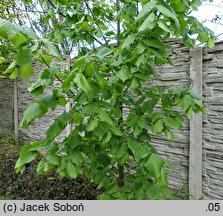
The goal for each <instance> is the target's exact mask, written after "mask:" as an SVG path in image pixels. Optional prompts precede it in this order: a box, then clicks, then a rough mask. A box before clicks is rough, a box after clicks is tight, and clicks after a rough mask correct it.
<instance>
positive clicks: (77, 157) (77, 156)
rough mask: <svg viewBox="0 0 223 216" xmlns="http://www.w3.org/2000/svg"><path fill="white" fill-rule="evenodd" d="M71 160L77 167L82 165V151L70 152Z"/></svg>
mask: <svg viewBox="0 0 223 216" xmlns="http://www.w3.org/2000/svg"><path fill="white" fill-rule="evenodd" d="M69 158H70V160H71V161H72V163H74V164H76V165H77V166H79V165H80V164H81V161H82V155H81V152H80V151H78V150H76V149H74V150H73V151H71V152H70V154H69Z"/></svg>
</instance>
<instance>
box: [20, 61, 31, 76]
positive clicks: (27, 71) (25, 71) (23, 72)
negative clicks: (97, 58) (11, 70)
mask: <svg viewBox="0 0 223 216" xmlns="http://www.w3.org/2000/svg"><path fill="white" fill-rule="evenodd" d="M33 73H34V69H33V66H32V64H31V63H30V64H25V65H23V66H22V67H21V69H20V76H21V78H22V79H23V80H26V79H28V78H29V77H31V76H32V74H33Z"/></svg>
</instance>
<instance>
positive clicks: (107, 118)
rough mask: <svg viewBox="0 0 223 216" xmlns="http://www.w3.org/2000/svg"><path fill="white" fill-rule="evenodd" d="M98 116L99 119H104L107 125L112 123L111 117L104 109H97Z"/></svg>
mask: <svg viewBox="0 0 223 216" xmlns="http://www.w3.org/2000/svg"><path fill="white" fill-rule="evenodd" d="M98 117H99V119H100V120H101V121H104V122H106V123H107V124H109V125H114V123H113V121H112V119H111V117H110V116H109V115H108V114H107V113H106V112H105V111H104V110H101V109H99V110H98Z"/></svg>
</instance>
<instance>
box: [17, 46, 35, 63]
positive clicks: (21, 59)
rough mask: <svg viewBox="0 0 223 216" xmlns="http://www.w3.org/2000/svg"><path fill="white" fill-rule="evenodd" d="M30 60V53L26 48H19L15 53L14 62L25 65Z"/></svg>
mask: <svg viewBox="0 0 223 216" xmlns="http://www.w3.org/2000/svg"><path fill="white" fill-rule="evenodd" d="M31 62H32V55H31V54H30V52H29V51H28V50H23V49H21V50H19V51H18V53H17V55H16V64H18V65H26V64H30V63H31Z"/></svg>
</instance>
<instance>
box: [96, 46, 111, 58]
mask: <svg viewBox="0 0 223 216" xmlns="http://www.w3.org/2000/svg"><path fill="white" fill-rule="evenodd" d="M111 53H112V49H110V48H108V47H101V48H99V50H98V51H97V56H98V57H99V58H104V57H106V56H108V55H110V54H111Z"/></svg>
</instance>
